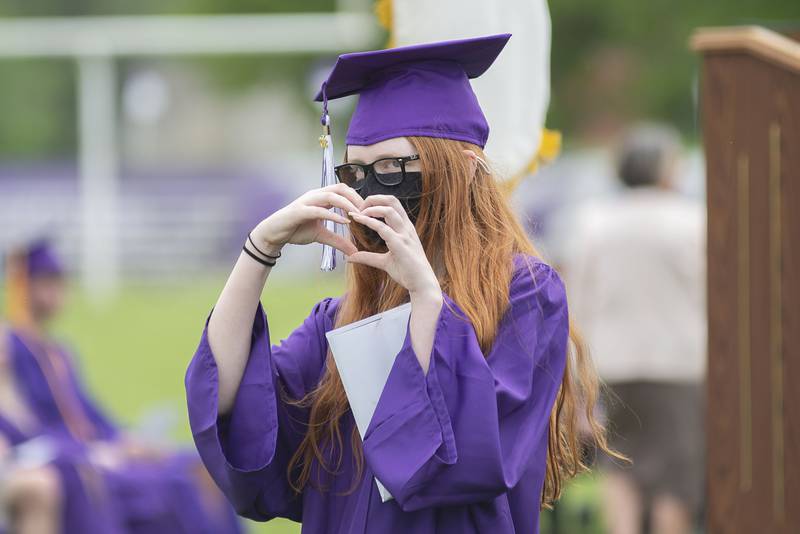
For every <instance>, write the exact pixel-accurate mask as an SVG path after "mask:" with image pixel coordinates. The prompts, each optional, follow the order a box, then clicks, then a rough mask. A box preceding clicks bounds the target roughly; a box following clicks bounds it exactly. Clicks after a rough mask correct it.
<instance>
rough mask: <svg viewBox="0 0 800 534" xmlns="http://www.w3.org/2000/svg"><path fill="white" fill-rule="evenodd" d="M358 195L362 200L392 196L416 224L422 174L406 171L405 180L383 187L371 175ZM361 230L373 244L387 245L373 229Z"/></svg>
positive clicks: (365, 228) (364, 228)
mask: <svg viewBox="0 0 800 534" xmlns="http://www.w3.org/2000/svg"><path fill="white" fill-rule="evenodd" d="M398 174H399V173H398ZM358 194H359V195H361V198H367V197H368V196H370V195H392V196H395V197H397V199H398V200H400V204H402V205H403V209H405V210H406V213H407V214H408V218H409V219H411V223H412V224H414V223H416V222H417V215H419V203H420V197H421V196H422V173H421V172H411V171H406V176H405V179H404V180H403V181H401V182H400V183H399V184H397V185H383V184H382V183H380V182H379V181H378V180H377V179H376V178H375V176H374V175H373V174H372V173H370V174H368V175H367V177H366V178H365V179H364V185H362V186H361V189H359V190H358ZM361 230H363V232H364V234H365V235H366V237H367V239H368V240H369V241H371V242H372V243H373V244H375V245H379V246H380V247H384V246H385V245H386V243H385V242H384V240H383V238H381V236H379V235H378V232H376V231H375V230H373V229H372V228H367V227H362V228H361Z"/></svg>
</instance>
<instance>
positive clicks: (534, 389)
mask: <svg viewBox="0 0 800 534" xmlns="http://www.w3.org/2000/svg"><path fill="white" fill-rule="evenodd" d="M525 258H527V259H528V260H529V261H530V267H531V268H530V270H529V267H528V262H526V261H524V260H525ZM514 264H515V271H514V275H513V279H512V282H511V288H510V306H509V309H508V311H507V312H506V314H505V316H504V317H503V319H502V322H501V324H500V325H499V330H498V334H497V337H496V340H495V342H494V345H493V346H492V348H491V351H490V353H489V355H488V357H485V356H484V354H483V353H482V352H481V349H480V346H479V343H478V339H477V337H476V334H475V331H474V329H473V327H472V325H471V324H470V322H469V321H468V320H467V319H466V318H465V316H464V314H463V312H462V311H461V310H460V308H459V307H458V304H457V303H455V302H454V301H453V300H452V299H451V298H450V297H449V296H448V295H446V294H445V295H443V296H444V305H443V306H442V309H441V312H440V314H439V316H438V319H437V324H436V333H435V339H434V343H433V351H432V354H431V360H430V368H429V371H428V373H427V374H425V373H424V372H423V370H422V367H421V366H420V365H419V362H418V360H417V357H416V356H415V354H414V351H413V348H412V345H411V340H410V336H409V335H408V332H407V333H406V338H405V342H404V345H403V347H402V349H401V350H400V352H399V353H398V354H397V357H396V360H395V363H394V365H393V367H392V370H391V372H390V374H389V378H388V380H387V383H386V385H385V387H384V390H383V393H382V395H381V398H380V400H379V402H378V406H377V408H376V411H375V414H374V416H373V418H372V421H371V423H370V425H369V429H368V430H367V432H366V434H365V438H364V441H363V449H364V454H365V460H366V462H365V463H366V465H365V466H364V467H365V468H364V473H363V477H362V479H361V480H360V483H359V484H358V486H357V488H356V490H355V491H354V492H352V493H349V494H343V493H345V492H346V491H347V490H348V489H349V488H350V487H351V482H352V476H353V473H354V466H353V464H352V462H351V460H350V459H351V455H352V453H351V448H350V439H349V436H350V431H351V429H352V427H353V424H354V421H353V418H352V414H350V413H349V412H348V415H347V416H346V417H344V419H343V421H342V435H343V436H344V439H343V442H344V451H343V453H344V454H343V463H342V468H341V471H340V473H339V474H338V475H336V476H333V475H330V476H328V478H327V479H326V478H325V477H324V476H322V478H321V481H322V482H323V483H325V484H327V487H328V491H320V490H318V489H316V488H314V487H313V486H311V485H307V486H306V488H305V489H304V491H303V493H302V494H301V495H299V496H295V495H294V494H293V492H292V490H291V488H290V486H289V485H288V482H287V463H288V461H289V458H290V457H291V455H292V453H293V452H294V451H295V450H296V448H297V446H298V444H299V443H300V440H301V439H302V437H303V432H304V424H303V423H307V421H308V413H307V410H303V409H300V408H297V407H295V406H291V405H288V404H287V403H285V402H284V401H283V400H282V398H283V397H282V395H281V393H280V390H281V389H282V390H284V392H285V393H287V394H288V395H289V397H290V398H300V397H302V396H303V394H305V393H306V392H308V391H310V390H311V389H313V388H314V387H315V386H316V385H317V383H318V381H319V379H320V378H321V376H322V374H323V371H324V360H325V356H326V351H327V348H328V347H327V341H326V338H325V332H326V331H328V330H330V329H331V328H332V327H333V324H334V314H335V312H336V308H337V305H338V302H339V300H338V299H335V298H326V299H324V300H322V301H321V302H319V303H318V304H317V305H315V306H314V308H313V310H312V312H311V314H310V315H309V316H308V318H307V319H305V321H304V322H303V324H302V325H300V326H299V327H298V328H297V329H296V330H294V331H293V332H292V333H291V334H290V335H289V337H288V338H287V339H285V340H283V341H282V342H281V343H280V344H278V345H271V344H270V338H269V331H268V327H267V320H266V316H265V313H264V311H263V308H262V307H261V305H260V304H259V306H258V309H257V311H256V314H255V318H254V320H253V330H252V340H251V343H252V344H251V349H250V355H249V360H248V362H247V365H246V368H245V372H244V376H243V378H242V381H241V385H240V387H239V390H238V393H237V396H236V399H235V402H234V406H233V408H232V409H231V411H230V413H228V414H225V415H224V416H220V415H219V414H218V406H217V393H218V374H217V366H216V363H215V360H214V357H213V355H212V352H211V349H210V348H209V344H208V339H207V333H208V331H207V326H206V329H205V330H204V331H203V334H202V338H201V340H200V344H199V347H198V348H197V352H196V353H195V355H194V358H193V359H192V361H191V363H190V365H189V368H188V371H187V374H186V391H187V400H188V407H189V419H190V424H191V427H192V432H193V435H194V439H195V443H196V445H197V448H198V450H199V452H200V456H201V458H202V459H203V461H204V462H205V464H206V467H207V468H208V470H209V472H210V473H211V475H212V477H213V478H214V479H215V480H216V482H217V484H219V486H220V488H221V489H222V490H223V492H224V493H225V494H226V495H227V496H228V498H229V499H230V501H231V503H232V504H233V505H234V507H235V509H236V510H237V511H238V512H239V513H240V514H242V515H244V516H246V517H250V518H252V519H255V520H260V521H266V520H269V519H271V518H274V517H286V518H289V519H293V520H295V521H300V522H302V524H303V532H307V533H315V534H317V533H331V534H333V533H336V534H349V533H365V532H369V533H372V532H375V533H378V532H379V533H407V532H414V533H416V534H427V533H434V532H438V533H459V534H466V533H472V532H485V533H489V532H491V533H492V534H502V533H512V532H516V533H521V532H524V533H535V532H538V530H539V526H538V519H539V508H540V498H541V492H542V486H543V482H544V476H545V462H546V449H547V431H548V426H549V417H550V412H551V409H552V407H553V404H554V401H555V398H556V394H557V392H558V389H559V386H560V384H561V380H562V377H563V373H564V366H565V362H566V351H567V339H568V328H569V327H568V315H567V301H566V294H565V289H564V285H563V283H562V280H561V278H560V277H559V275H558V274H557V273H556V271H555V270H554V269H553V268H552V267H550V266H549V265H548V264H546V263H544V262H542V261H541V260H540V259H537V258H534V257H530V256H522V255H517V256H515V258H514ZM209 317H210V316H209ZM207 324H208V322H206V325H207ZM327 452H328V453H329V454H330V450H328V451H327ZM316 467H317V469H315V470H314V471H312V473H313V474H312V476H316V475H319V474H320V472H321V473H322V474H323V475H324V474H325V472H324V471H322V470H321V469H319V468H318V466H316ZM373 476H375V477H377V478H378V479H379V480H380V481H381V482H382V483H383V484H384V485H385V486H386V488H387V489H388V490H389V491H390V492H391V494H392V495H393V496H394V498H395V499H394V500H390V501H388V502H386V503H383V502H381V499H380V495H379V493H378V491H377V488H376V485H375V482H374V481H373Z"/></svg>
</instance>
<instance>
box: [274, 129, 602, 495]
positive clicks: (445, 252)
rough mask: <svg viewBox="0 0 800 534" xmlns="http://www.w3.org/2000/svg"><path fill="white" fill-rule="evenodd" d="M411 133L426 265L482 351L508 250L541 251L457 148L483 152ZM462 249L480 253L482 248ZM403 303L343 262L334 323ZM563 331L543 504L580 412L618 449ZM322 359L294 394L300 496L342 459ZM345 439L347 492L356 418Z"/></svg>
mask: <svg viewBox="0 0 800 534" xmlns="http://www.w3.org/2000/svg"><path fill="white" fill-rule="evenodd" d="M408 139H409V141H410V142H411V143H412V144H413V145H414V147H415V148H416V149H417V152H418V153H419V155H420V163H421V166H422V190H423V198H422V200H421V202H420V211H419V214H418V217H417V221H416V229H417V232H418V234H419V237H420V241H421V242H422V245H423V247H424V249H425V252H426V254H427V256H428V259H429V260H430V261H431V263H432V264H434V262H436V264H438V265H440V266H441V267H442V269H441V271H442V274H441V275H440V279H439V283H440V285H441V287H442V290H443V291H445V292H446V293H447V294H448V295H449V296H450V297H452V299H453V300H454V301H455V302H458V305H459V307H460V308H461V309H462V310H463V311H464V313H465V314H466V315H467V317H468V318H469V320H470V321H471V323H472V325H473V327H474V329H475V333H476V335H477V338H478V340H479V342H480V346H481V348H482V349H483V352H484V354H488V353H489V349H490V348H491V346H492V343H493V342H494V339H495V336H496V335H497V328H498V325H499V323H500V320H501V318H502V317H503V314H504V313H505V312H506V310H507V308H508V304H509V286H510V283H511V276H512V261H511V258H512V257H513V255H514V254H515V253H525V254H529V255H533V256H537V257H539V256H540V255H539V254H538V252H537V251H536V249H535V247H534V246H533V244H532V243H531V241H530V240H529V239H528V236H527V235H526V233H525V231H524V229H523V227H522V225H521V224H520V223H519V221H518V219H517V217H516V216H515V215H514V213H513V211H512V209H511V207H510V205H509V202H508V199H507V198H506V196H505V195H504V193H503V192H502V191H501V189H500V187H499V186H498V181H497V178H496V176H494V175H493V174H492V173H491V172H490V171H489V170H488V169H484V168H482V167H481V166H479V167H478V168H477V170H476V171H475V172H474V173H473V172H472V168H471V165H470V162H469V160H468V159H467V158H466V157H465V156H464V154H463V150H465V149H469V150H472V151H473V152H475V153H476V154H477V155H478V156H480V157H482V158H484V159H485V156H484V154H483V151H482V150H481V149H480V147H478V146H476V145H473V144H471V143H466V142H462V141H455V140H450V139H439V138H431V137H409V138H408ZM351 230H352V232H353V235H354V238H355V239H356V244H357V245H358V247H359V249H365V248H368V247H369V243H368V241H367V240H366V239H365V236H364V234H363V232H361V231H360V225H353V228H352V229H351ZM465 251H480V254H474V253H465ZM407 301H408V292H407V291H406V290H405V288H403V287H402V286H400V285H399V284H397V283H396V282H394V281H393V280H392V279H391V278H389V277H388V275H386V273H384V272H383V271H380V270H378V269H374V268H371V267H367V266H365V265H360V264H348V266H347V288H346V292H345V295H344V297H343V298H342V300H341V301H340V303H339V308H338V310H337V314H336V321H335V325H336V327H339V326H343V325H346V324H349V323H352V322H354V321H357V320H359V319H363V318H364V317H368V316H370V315H374V314H375V313H378V312H381V311H384V310H388V309H390V308H393V307H395V306H399V305H400V304H402V303H404V302H407ZM569 330H570V332H569V337H570V343H569V348H568V355H567V357H568V360H567V365H566V369H565V372H564V376H563V379H562V383H561V388H560V390H559V393H558V397H557V399H556V403H555V405H554V407H553V411H552V413H551V416H550V425H549V430H548V434H549V435H548V450H547V470H546V476H545V484H544V490H543V492H542V505H544V506H548V505H549V504H550V503H552V502H553V501H555V500H556V499H558V497H559V495H560V493H561V489H562V487H563V484H564V482H565V481H566V480H568V479H569V478H571V477H573V476H575V475H576V474H578V473H579V472H581V471H583V470H585V469H587V466H586V465H584V463H583V461H582V450H581V449H582V447H581V445H582V442H581V439H580V436H579V430H578V429H579V419H580V418H581V417H583V418H584V419H585V421H588V427H589V433H590V434H591V438H592V439H593V441H594V442H595V444H596V445H597V446H598V447H599V448H601V449H602V450H604V451H606V452H609V453H611V454H615V453H613V452H612V451H609V449H608V447H607V444H606V438H605V429H604V428H603V427H602V426H601V425H600V424H599V423H598V422H597V421H596V420H595V418H594V407H595V403H596V401H597V397H598V391H599V383H598V378H597V375H596V373H595V370H594V366H593V365H592V362H591V359H590V357H589V354H588V350H587V347H586V345H585V343H584V342H583V340H582V339H581V336H580V335H579V333H578V332H577V329H576V328H575V326H574V325H573V323H572V320H570V329H569ZM326 366H327V368H326V371H325V373H324V375H323V377H322V379H321V381H320V383H319V385H318V386H317V387H316V389H314V390H313V391H311V392H310V393H309V394H308V395H306V396H305V397H304V398H303V399H297V400H294V401H293V402H294V403H295V404H298V405H302V406H306V407H308V408H309V409H310V414H309V422H308V430H307V432H306V434H305V437H304V439H303V440H302V442H301V444H300V446H299V448H298V449H297V450H296V451H295V453H294V455H293V456H292V458H291V460H290V462H289V466H288V472H287V476H288V477H289V482H290V484H291V486H292V488H293V489H294V490H295V491H297V492H298V493H299V492H302V490H303V488H304V487H305V485H306V484H308V483H312V484H316V485H317V487H321V486H320V485H319V481H318V480H312V476H311V473H312V465H313V464H314V463H315V462H316V463H317V465H318V466H319V467H321V468H322V469H323V470H325V471H327V472H328V473H332V474H336V473H337V472H339V470H340V468H341V464H342V460H343V458H342V451H343V450H344V447H343V440H344V439H345V437H344V436H343V435H342V431H341V428H340V420H341V418H342V416H344V415H345V414H346V413H347V411H348V410H349V405H348V401H347V396H346V395H345V391H344V387H343V386H342V381H341V378H340V377H339V374H338V372H337V370H336V365H335V363H334V360H333V357H332V355H331V354H330V351H328V355H327V363H326ZM581 412H583V413H581ZM349 439H350V440H351V446H352V451H353V455H354V464H355V466H356V470H355V475H354V477H353V481H352V487H351V489H350V491H352V490H354V489H355V488H356V487H357V486H358V484H359V483H360V481H361V478H362V474H363V466H364V458H363V450H362V448H361V439H360V436H359V435H358V431H357V429H356V428H355V425H354V426H353V432H352V434H351V435H350V436H349ZM326 449H327V452H328V453H330V452H331V451H333V454H332V455H329V456H327V458H333V457H336V459H335V461H328V460H326V454H325V452H326ZM337 455H338V456H337ZM314 478H315V479H316V477H314ZM322 489H324V488H322Z"/></svg>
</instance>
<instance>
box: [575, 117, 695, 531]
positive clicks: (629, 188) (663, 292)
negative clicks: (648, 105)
mask: <svg viewBox="0 0 800 534" xmlns="http://www.w3.org/2000/svg"><path fill="white" fill-rule="evenodd" d="M680 154H681V144H680V137H679V135H678V133H677V132H676V131H673V129H672V128H669V127H667V126H663V125H657V124H643V125H640V126H637V127H635V128H633V129H632V130H630V131H629V132H628V133H627V134H626V135H625V137H624V140H623V142H622V144H621V148H620V150H619V154H618V160H617V175H618V177H619V180H620V181H621V183H622V186H623V189H622V191H621V192H620V193H619V194H617V195H611V196H609V197H606V198H602V199H600V200H596V201H592V202H586V203H584V204H583V205H582V206H580V207H579V208H578V209H577V210H576V213H575V214H574V225H573V231H572V238H571V240H570V246H569V247H568V252H567V253H566V258H565V264H564V267H563V269H564V272H565V277H566V279H567V280H568V282H567V287H568V290H569V292H570V305H571V308H572V309H573V310H574V311H575V314H576V318H577V320H578V324H579V325H580V326H581V328H582V330H583V332H584V333H585V336H586V340H587V342H588V343H589V346H590V348H591V351H592V354H593V358H594V361H595V363H596V365H597V367H598V371H599V373H600V375H601V377H602V378H603V379H604V380H605V381H606V382H607V384H608V386H609V388H608V393H609V394H608V395H607V402H606V410H607V416H608V424H609V430H610V440H611V443H612V445H613V447H614V448H615V449H616V450H619V451H620V452H622V453H623V454H625V455H627V456H628V457H630V458H631V459H632V461H633V465H632V466H628V465H627V464H623V463H621V462H618V461H614V462H612V461H610V460H609V459H607V458H601V463H602V465H603V467H604V483H603V494H604V502H605V514H606V518H607V521H608V526H609V528H610V531H611V532H612V533H613V534H634V533H639V532H643V531H645V532H655V533H665V534H666V533H674V534H684V533H689V532H692V529H693V525H694V524H695V521H696V519H697V518H698V516H699V514H700V512H701V508H702V501H703V494H704V485H703V480H704V447H705V443H704V438H703V410H704V407H703V380H704V374H705V358H706V354H705V347H706V320H705V241H704V239H705V211H704V207H703V205H702V204H701V203H699V202H697V201H695V200H693V199H689V198H687V197H685V196H684V195H682V194H680V193H678V192H677V191H676V189H675V183H676V181H675V178H676V171H677V169H678V165H677V164H678V162H679V158H680Z"/></svg>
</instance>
